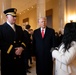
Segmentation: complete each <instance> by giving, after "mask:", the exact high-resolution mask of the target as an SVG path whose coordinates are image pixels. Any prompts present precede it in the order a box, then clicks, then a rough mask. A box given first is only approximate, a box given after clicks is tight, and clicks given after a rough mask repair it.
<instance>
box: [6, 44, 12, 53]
mask: <svg viewBox="0 0 76 75" xmlns="http://www.w3.org/2000/svg"><path fill="white" fill-rule="evenodd" d="M12 48H13V45H10V47H9V48H8V50H7V54H9V53H10V51H11V49H12Z"/></svg>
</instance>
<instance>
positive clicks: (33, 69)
mask: <svg viewBox="0 0 76 75" xmlns="http://www.w3.org/2000/svg"><path fill="white" fill-rule="evenodd" d="M31 66H32V68H30V69H29V71H30V72H31V73H27V75H36V66H35V62H33V64H32V65H31Z"/></svg>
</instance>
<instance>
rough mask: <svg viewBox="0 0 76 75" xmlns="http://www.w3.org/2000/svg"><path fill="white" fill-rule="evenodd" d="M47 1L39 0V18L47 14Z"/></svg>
mask: <svg viewBox="0 0 76 75" xmlns="http://www.w3.org/2000/svg"><path fill="white" fill-rule="evenodd" d="M45 1H46V0H37V20H38V19H39V18H40V17H45V16H46V8H45Z"/></svg>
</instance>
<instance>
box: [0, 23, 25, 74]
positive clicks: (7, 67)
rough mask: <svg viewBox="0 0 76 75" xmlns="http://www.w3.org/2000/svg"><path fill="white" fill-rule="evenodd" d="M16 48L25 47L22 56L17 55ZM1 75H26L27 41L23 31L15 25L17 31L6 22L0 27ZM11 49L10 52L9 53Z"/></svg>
mask: <svg viewBox="0 0 76 75" xmlns="http://www.w3.org/2000/svg"><path fill="white" fill-rule="evenodd" d="M15 47H23V48H24V50H23V52H22V54H21V55H20V56H16V55H15V49H14V48H15ZM0 49H1V74H2V75H26V74H25V73H26V72H25V62H24V59H25V58H24V54H25V41H24V35H23V30H22V28H21V27H20V26H18V25H15V31H14V30H13V29H12V28H11V27H10V26H9V25H8V24H7V23H6V22H5V23H4V24H3V25H0ZM9 49H10V51H8V50H9Z"/></svg>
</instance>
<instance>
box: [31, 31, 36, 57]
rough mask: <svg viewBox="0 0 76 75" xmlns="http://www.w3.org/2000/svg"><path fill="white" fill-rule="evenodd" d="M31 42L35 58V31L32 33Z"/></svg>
mask: <svg viewBox="0 0 76 75" xmlns="http://www.w3.org/2000/svg"><path fill="white" fill-rule="evenodd" d="M32 36H33V40H32V45H33V56H35V55H36V53H35V50H36V46H35V45H36V44H35V31H34V33H33V35H32Z"/></svg>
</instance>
